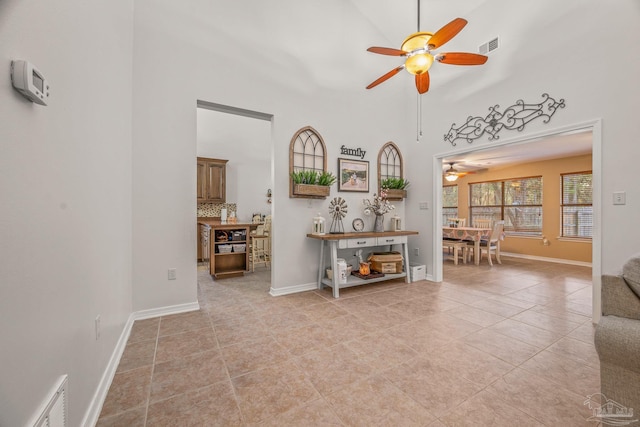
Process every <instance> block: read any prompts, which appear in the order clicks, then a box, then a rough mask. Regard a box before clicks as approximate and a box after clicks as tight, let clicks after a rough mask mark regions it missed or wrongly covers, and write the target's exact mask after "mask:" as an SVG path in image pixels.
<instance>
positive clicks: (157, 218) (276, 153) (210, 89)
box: [133, 0, 415, 310]
mask: <svg viewBox="0 0 640 427" xmlns="http://www.w3.org/2000/svg"><path fill="white" fill-rule="evenodd" d="M255 6H256V8H260V7H261V5H260V4H256V5H255ZM289 7H290V8H293V9H291V10H294V9H296V8H297V7H298V6H297V2H295V1H293V0H290V1H288V2H285V3H284V4H282V5H279V8H278V10H264V9H262V10H250V11H247V10H246V8H241V7H239V6H234V5H231V4H229V3H224V5H223V2H219V1H218V2H210V1H204V0H198V1H192V2H190V8H188V9H186V8H184V7H183V6H182V5H180V4H178V3H175V2H171V1H168V0H164V1H157V0H155V1H150V0H140V1H137V2H136V10H135V25H134V33H135V34H134V39H135V41H136V42H135V61H134V86H135V88H136V89H135V91H134V99H133V101H134V112H133V114H134V190H133V191H134V197H133V207H134V222H133V227H134V280H133V282H134V309H136V310H140V309H146V308H153V307H157V306H164V305H170V304H176V303H186V302H192V301H195V300H196V263H195V259H196V254H195V249H196V235H195V228H194V227H193V219H194V217H195V205H196V203H195V199H196V195H195V184H196V176H195V168H194V166H193V164H194V158H195V157H196V142H197V136H196V132H197V127H196V119H197V117H196V109H195V108H194V107H195V105H196V101H197V100H198V99H201V100H205V101H209V102H214V103H218V104H223V105H228V106H231V107H238V108H244V109H249V110H254V111H259V112H262V113H267V114H273V115H274V120H273V129H272V142H271V144H272V147H273V153H272V157H273V161H274V170H275V175H274V184H273V185H274V186H273V195H274V198H273V214H274V224H273V226H274V237H273V245H274V252H275V256H274V266H273V271H274V273H273V274H274V276H273V281H272V283H273V286H274V287H282V288H286V287H289V286H294V285H299V284H304V283H311V282H313V281H314V277H315V275H316V271H317V266H316V261H315V260H316V259H317V257H318V255H317V254H318V245H317V241H311V239H307V238H306V237H305V235H306V233H308V232H309V229H310V224H311V219H312V217H313V216H315V214H316V213H317V212H318V211H322V212H325V215H327V214H326V211H327V208H328V204H329V200H323V201H308V200H305V199H290V198H289V197H288V188H289V187H288V186H289V176H288V173H289V172H288V171H289V153H288V150H289V143H290V140H291V137H292V136H293V134H294V133H295V132H296V131H297V130H298V129H300V128H301V127H303V126H307V125H310V126H313V127H314V128H315V129H316V130H318V132H320V133H321V135H322V136H323V138H324V140H325V143H326V144H327V149H328V152H329V156H328V165H329V170H331V171H333V172H334V173H335V172H336V169H337V158H338V157H339V147H340V146H341V145H343V144H344V145H347V146H349V147H358V146H360V147H363V148H366V149H367V151H368V153H367V156H366V158H365V160H368V161H370V162H371V166H372V169H371V170H372V171H374V172H375V163H376V159H377V153H378V150H379V149H380V147H382V145H383V144H384V143H386V142H387V141H389V140H393V141H395V142H396V143H397V144H398V145H399V146H400V148H401V149H403V147H405V146H406V145H407V144H406V141H407V139H408V138H407V137H406V132H407V131H406V130H405V128H407V126H405V125H406V120H407V119H406V118H405V113H406V112H407V109H408V106H412V105H413V104H414V102H415V98H414V97H413V96H412V97H411V98H410V100H411V101H410V102H409V103H406V102H405V100H403V99H402V98H401V97H397V96H396V95H397V94H398V92H397V91H391V90H387V91H385V90H384V89H383V90H382V92H377V93H376V92H370V91H365V90H363V88H362V86H363V85H364V84H365V83H364V82H363V83H361V86H357V87H353V88H351V89H349V90H341V91H337V90H331V89H330V88H327V87H321V86H319V85H318V81H317V80H313V79H311V78H310V77H309V75H308V74H305V73H304V72H303V71H302V70H298V69H280V68H279V64H277V63H272V62H270V59H269V58H264V57H263V55H261V52H260V50H259V49H256V50H255V52H251V55H249V53H247V54H248V55H249V57H247V58H245V56H244V55H242V54H240V55H239V53H241V52H244V50H241V51H238V50H236V49H237V48H238V46H236V45H235V44H234V43H235V42H236V39H235V38H234V37H236V36H237V38H239V39H241V38H242V37H243V35H242V32H241V31H240V32H239V31H238V29H240V28H243V27H246V26H247V25H253V24H252V23H254V24H255V25H260V26H262V27H266V28H264V39H263V40H257V41H256V42H260V43H269V42H270V40H271V38H272V37H275V35H274V34H276V33H279V34H280V35H282V33H283V32H285V33H286V35H288V36H289V39H290V40H293V39H294V38H295V37H298V40H299V33H298V32H297V31H298V28H297V27H296V26H301V27H307V28H308V29H309V30H310V31H311V33H309V35H308V37H312V36H313V34H314V33H313V28H309V26H313V25H317V26H319V27H320V28H322V27H323V26H324V24H323V23H322V22H316V21H313V20H310V21H307V22H295V23H294V22H292V23H291V25H281V22H280V21H281V20H282V16H280V14H281V12H280V11H281V10H283V9H284V10H289V9H288V8H289ZM318 7H320V6H319V5H318ZM322 7H323V8H325V9H326V8H336V10H335V14H336V16H340V15H341V14H342V13H343V12H342V10H341V8H342V5H341V4H340V2H335V1H334V2H327V3H324V4H323V5H322ZM235 8H238V10H235ZM220 10H225V16H224V19H219V11H220ZM326 12H327V11H326V10H325V13H326ZM205 16H208V17H217V18H211V19H206V20H204V19H202V18H201V17H205ZM354 19H359V20H360V21H354V23H353V25H354V26H355V27H357V26H361V25H363V18H362V17H360V18H358V16H357V15H354ZM269 25H273V27H272V28H269ZM227 27H228V28H232V29H233V31H232V33H234V34H235V35H234V36H233V37H231V36H228V34H227V33H226V28H227ZM313 37H314V36H313ZM345 37H346V36H345ZM345 42H346V41H345ZM362 52H364V49H362ZM230 58H237V59H234V60H231V59H230ZM245 59H252V60H253V62H251V64H250V65H251V66H248V64H247V63H246V62H245ZM256 64H258V65H259V66H258V65H256ZM274 70H276V71H277V73H274ZM185 72H186V73H187V74H185ZM273 74H276V75H277V76H278V78H277V79H274V78H271V77H268V76H271V75H273ZM345 78H348V76H345ZM158 88H162V90H158ZM409 89H411V88H410V87H409ZM412 117H413V116H412ZM242 152H243V151H242V150H241V149H238V154H239V155H240V154H242ZM371 184H372V187H371V193H373V192H374V191H375V180H374V181H372V183H371ZM336 195H338V192H337V189H336V188H335V187H333V188H332V195H331V197H335V196H336ZM340 195H341V196H344V197H345V198H346V199H347V201H348V203H349V205H350V206H351V207H352V210H350V212H349V217H347V221H346V223H347V224H350V223H351V220H352V219H353V218H355V217H356V216H361V215H362V212H361V210H360V207H361V200H362V198H363V196H364V194H363V193H356V194H349V193H340ZM400 205H401V204H400ZM399 212H400V214H402V209H399ZM327 216H328V215H327ZM169 267H175V268H177V269H178V280H176V281H172V282H167V280H166V269H167V268H169Z"/></svg>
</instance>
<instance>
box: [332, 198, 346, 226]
mask: <svg viewBox="0 0 640 427" xmlns="http://www.w3.org/2000/svg"><path fill="white" fill-rule="evenodd" d="M329 213H330V214H331V216H332V218H333V219H332V220H331V228H330V229H329V233H331V234H342V233H344V224H342V218H344V217H345V216H347V202H346V201H345V200H344V199H343V198H342V197H334V199H333V200H331V203H329Z"/></svg>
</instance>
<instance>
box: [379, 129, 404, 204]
mask: <svg viewBox="0 0 640 427" xmlns="http://www.w3.org/2000/svg"><path fill="white" fill-rule="evenodd" d="M391 178H396V179H404V169H403V162H402V154H400V149H399V148H398V146H397V145H396V144H394V143H393V142H391V141H389V142H387V143H386V144H384V145H383V146H382V148H381V149H380V152H379V153H378V193H379V192H380V189H381V188H382V182H383V181H384V180H385V179H391ZM406 195H407V192H406V190H403V189H390V190H388V192H387V198H388V199H389V200H402V199H404V198H405V197H406Z"/></svg>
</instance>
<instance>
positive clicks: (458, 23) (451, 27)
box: [429, 18, 467, 49]
mask: <svg viewBox="0 0 640 427" xmlns="http://www.w3.org/2000/svg"><path fill="white" fill-rule="evenodd" d="M465 25H467V20H466V19H462V18H456V19H454V20H453V21H451V22H449V23H448V24H447V25H445V26H444V27H442V28H440V29H439V30H438V31H436V32H435V34H434V35H433V36H431V38H430V39H429V49H437V48H439V47H440V46H442V45H443V44H445V43H446V42H448V41H449V40H451V39H452V38H454V37H455V36H456V34H458V33H459V32H460V31H461V30H462V29H463V28H464V26H465Z"/></svg>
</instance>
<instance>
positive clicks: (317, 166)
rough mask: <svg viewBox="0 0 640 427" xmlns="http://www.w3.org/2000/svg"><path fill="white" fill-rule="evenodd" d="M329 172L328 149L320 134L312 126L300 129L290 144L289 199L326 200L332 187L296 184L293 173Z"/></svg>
mask: <svg viewBox="0 0 640 427" xmlns="http://www.w3.org/2000/svg"><path fill="white" fill-rule="evenodd" d="M300 171H316V172H319V173H323V172H326V171H327V147H326V145H325V144H324V140H323V139H322V136H321V135H320V133H318V131H317V130H315V129H314V128H312V127H311V126H305V127H303V128H301V129H299V130H298V131H297V132H296V133H295V134H294V135H293V138H291V143H290V144H289V197H291V198H298V197H299V198H307V199H325V198H326V197H327V196H328V195H329V192H330V187H327V186H321V185H308V184H295V183H294V182H293V179H292V178H291V174H292V173H293V172H300Z"/></svg>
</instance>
